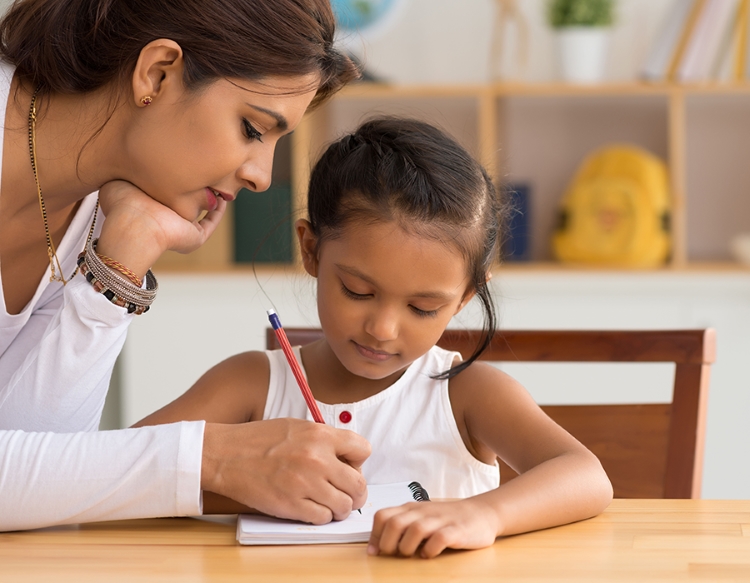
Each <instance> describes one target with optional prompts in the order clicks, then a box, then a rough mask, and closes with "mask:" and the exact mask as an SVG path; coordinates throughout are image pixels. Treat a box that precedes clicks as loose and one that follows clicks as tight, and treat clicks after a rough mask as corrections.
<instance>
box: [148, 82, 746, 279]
mask: <svg viewBox="0 0 750 583" xmlns="http://www.w3.org/2000/svg"><path fill="white" fill-rule="evenodd" d="M376 114H394V115H407V116H414V117H418V118H421V119H425V120H427V121H430V122H432V123H436V124H437V125H439V126H441V127H442V128H444V129H446V130H447V131H449V132H450V133H452V134H453V135H454V136H455V137H456V138H457V139H458V140H459V141H460V142H461V143H462V144H463V145H464V146H465V147H467V149H468V150H469V151H470V152H472V153H473V154H474V155H475V156H477V157H478V158H479V159H480V160H481V161H482V162H483V164H484V165H485V166H486V167H487V168H488V169H489V170H490V172H491V173H492V175H493V176H495V178H496V180H497V181H498V182H511V183H514V182H524V183H527V184H530V186H531V200H532V209H531V238H532V242H531V243H532V245H531V246H532V254H531V261H530V262H526V263H521V262H518V263H512V264H507V265H506V266H503V268H504V269H506V268H507V269H514V270H515V269H518V270H534V271H536V270H540V269H541V270H546V269H555V270H556V269H565V268H568V269H570V268H569V267H567V266H563V265H560V264H557V263H555V262H554V261H553V260H552V257H551V255H550V251H549V238H550V236H551V232H552V227H553V224H554V218H555V214H556V210H557V204H558V201H559V199H560V197H561V196H562V194H563V191H564V189H565V187H566V185H567V183H568V181H569V179H570V178H571V176H572V174H573V172H574V171H575V169H576V168H577V166H578V164H579V163H580V161H581V160H582V158H583V156H584V155H585V154H586V153H588V152H589V151H591V150H593V149H594V148H596V147H599V146H602V145H605V144H607V143H614V142H629V143H634V144H636V145H639V146H641V147H644V148H646V149H648V150H650V151H652V152H653V153H655V154H657V155H659V156H660V157H662V158H663V159H664V160H665V161H666V162H667V164H668V166H669V170H670V181H671V192H672V198H673V221H672V237H673V240H672V248H673V252H672V257H671V259H670V261H669V263H668V264H667V265H665V268H668V269H670V268H671V269H678V270H684V269H690V270H691V271H692V270H695V269H717V268H720V269H722V270H726V269H740V266H739V265H737V264H735V263H733V262H732V261H731V260H730V257H729V253H728V241H729V239H731V237H732V236H733V235H734V234H736V233H738V232H742V231H750V196H745V195H744V193H745V191H746V188H745V185H746V184H750V170H748V168H747V166H749V165H747V164H746V163H745V161H744V158H743V155H742V152H743V151H744V152H747V151H750V137H745V136H744V135H743V134H745V133H747V132H743V128H747V127H749V126H748V124H749V123H750V83H741V84H740V83H736V84H726V83H723V84H722V83H704V84H696V85H684V84H674V83H618V84H605V85H596V86H576V85H569V84H562V83H550V84H533V85H532V84H488V85H466V86H408V87H398V86H386V85H371V84H364V83H363V84H356V85H353V86H350V87H347V88H346V89H345V90H343V91H342V92H341V93H339V94H338V95H337V96H336V97H335V98H334V99H333V100H331V101H330V102H329V103H327V104H326V105H325V106H324V107H322V108H320V109H319V110H317V111H315V112H313V113H312V114H310V115H308V116H307V117H306V118H305V119H304V120H303V122H302V123H301V124H300V126H299V127H298V128H297V130H296V131H295V132H294V133H293V134H292V135H291V136H290V138H289V140H288V144H280V147H279V151H278V152H277V156H278V157H280V158H281V160H280V163H279V164H278V166H281V167H283V168H285V170H284V171H283V174H284V175H283V176H282V177H281V180H288V181H289V183H290V184H291V192H292V203H291V206H292V214H293V215H294V216H295V217H296V216H302V215H303V214H304V207H305V196H306V194H305V192H306V184H307V180H308V177H309V171H310V167H311V165H312V161H314V160H315V159H316V158H317V156H318V155H319V154H320V152H321V151H322V149H323V148H324V147H325V145H326V144H327V143H328V142H329V141H331V140H332V139H335V138H336V137H337V136H339V135H341V134H342V133H344V132H346V131H349V130H351V129H352V128H354V127H355V126H356V125H357V124H358V123H360V122H361V121H362V120H364V119H366V118H367V117H369V116H371V115H376ZM704 134H708V135H709V139H708V140H704V139H703V135H704ZM699 136H700V137H699ZM716 167H719V168H720V170H719V171H717V170H716ZM276 179H277V177H276V176H275V180H276ZM714 188H715V190H716V192H712V189H714ZM227 219H230V220H224V221H223V222H222V226H221V228H220V229H219V231H218V232H217V233H216V234H215V235H214V237H213V238H212V240H210V241H209V243H207V245H205V246H204V247H203V248H201V249H200V250H198V251H197V252H195V253H193V254H191V255H188V256H176V254H170V255H172V256H171V257H170V256H168V257H165V258H163V259H162V260H161V261H160V264H159V265H158V266H157V267H159V268H163V269H167V270H180V271H182V270H185V271H217V270H218V271H223V270H240V271H242V270H244V269H249V268H250V267H251V266H249V265H248V264H243V265H238V264H235V263H234V261H233V255H234V253H233V239H234V235H233V232H232V220H231V217H227ZM292 220H293V219H292ZM292 249H293V250H294V249H296V245H295V244H292ZM293 253H294V255H293V257H294V259H293V260H292V264H294V263H296V262H297V259H296V251H294V252H293ZM271 267H272V268H273V267H274V266H271ZM256 268H258V269H266V265H265V264H257V265H256Z"/></svg>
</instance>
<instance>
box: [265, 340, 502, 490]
mask: <svg viewBox="0 0 750 583" xmlns="http://www.w3.org/2000/svg"><path fill="white" fill-rule="evenodd" d="M294 351H295V354H296V356H297V359H298V360H299V362H300V363H301V362H302V359H301V357H300V350H299V347H298V346H295V347H294ZM266 354H267V355H268V360H269V362H270V365H271V377H270V382H269V387H268V397H267V399H266V407H265V410H264V413H263V418H264V419H276V418H279V417H295V418H298V419H309V420H312V415H311V414H310V412H309V411H308V409H307V405H306V403H305V400H304V398H303V397H302V393H301V392H300V389H299V387H298V386H297V382H296V380H295V378H294V375H293V374H292V371H291V369H290V368H289V364H288V363H287V362H286V359H285V357H284V353H283V352H282V351H281V350H273V351H267V352H266ZM457 356H459V354H458V353H457V352H448V351H446V350H443V349H442V348H439V347H434V348H432V349H431V350H430V351H429V352H428V353H427V354H425V355H424V356H422V357H421V358H419V359H418V360H416V361H414V363H412V365H411V366H409V368H407V369H406V371H405V372H404V374H403V375H402V376H401V378H399V379H398V381H396V382H395V383H394V384H393V385H391V386H390V387H388V388H387V389H385V390H384V391H381V392H380V393H378V394H377V395H373V396H372V397H369V398H367V399H364V400H362V401H358V402H356V403H342V404H337V405H328V404H325V403H321V402H319V401H318V407H319V408H320V411H321V413H322V414H323V418H324V419H325V422H326V423H327V424H328V425H331V426H333V427H338V428H342V429H349V430H351V431H355V432H356V433H358V434H360V435H362V436H363V437H365V438H366V439H367V440H368V441H369V442H370V444H371V445H372V455H370V457H369V458H368V459H367V461H366V462H365V463H364V465H363V467H362V473H363V474H364V476H365V479H366V480H367V483H368V484H388V483H393V482H404V481H414V480H416V481H417V482H419V483H420V484H421V485H422V486H423V487H424V488H425V489H426V490H427V492H428V493H429V495H430V496H431V497H433V498H467V497H469V496H474V495H476V494H481V493H482V492H487V491H489V490H492V489H494V488H497V486H498V484H499V482H500V470H499V467H498V465H497V462H495V463H494V464H492V465H488V464H485V463H483V462H481V461H479V460H478V459H476V458H475V457H474V456H473V455H471V453H469V451H468V450H467V449H466V446H465V445H464V442H463V440H462V439H461V435H460V433H459V431H458V427H457V425H456V420H455V418H454V417H453V411H452V410H451V404H450V398H449V395H448V383H449V381H447V380H434V379H432V378H431V376H432V375H435V374H436V373H440V372H442V371H444V370H447V369H449V368H450V367H451V365H452V363H453V360H454V358H455V357H457ZM303 372H304V369H303Z"/></svg>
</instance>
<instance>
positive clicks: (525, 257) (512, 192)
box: [503, 184, 531, 261]
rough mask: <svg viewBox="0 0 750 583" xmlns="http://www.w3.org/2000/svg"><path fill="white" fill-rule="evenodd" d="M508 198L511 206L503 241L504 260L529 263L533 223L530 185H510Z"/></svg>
mask: <svg viewBox="0 0 750 583" xmlns="http://www.w3.org/2000/svg"><path fill="white" fill-rule="evenodd" d="M505 190H506V196H507V197H508V202H509V203H510V206H511V211H510V217H509V219H508V224H507V232H506V237H505V240H504V241H503V259H505V260H506V261H529V260H530V259H531V233H530V228H531V222H530V216H529V211H530V208H531V204H530V201H529V193H530V190H531V189H530V187H529V185H528V184H508V185H506V186H505Z"/></svg>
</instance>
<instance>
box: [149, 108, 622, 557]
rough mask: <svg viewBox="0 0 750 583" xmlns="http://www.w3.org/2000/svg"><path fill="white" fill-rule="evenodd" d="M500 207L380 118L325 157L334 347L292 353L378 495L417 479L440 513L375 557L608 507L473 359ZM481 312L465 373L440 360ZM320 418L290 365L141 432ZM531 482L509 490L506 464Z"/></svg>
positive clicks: (385, 526)
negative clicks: (191, 424)
mask: <svg viewBox="0 0 750 583" xmlns="http://www.w3.org/2000/svg"><path fill="white" fill-rule="evenodd" d="M500 211H501V208H500V203H499V200H498V195H497V193H496V191H495V189H494V187H493V185H492V182H491V181H490V179H489V178H488V176H487V174H486V173H485V172H484V171H483V169H482V168H481V167H480V166H479V164H477V163H476V162H475V161H474V160H473V159H472V158H471V156H470V155H469V154H468V153H467V152H466V151H465V150H464V149H463V148H462V147H461V146H460V145H458V144H457V143H456V142H455V141H454V140H453V139H451V138H450V137H448V136H447V135H445V134H444V133H442V132H441V131H439V130H437V129H435V128H434V127H431V126H430V125H427V124H425V123H422V122H418V121H412V120H405V119H392V118H386V119H376V120H373V121H369V122H367V123H365V124H364V125H362V127H360V128H359V129H358V130H357V131H356V132H354V133H353V134H351V135H348V136H346V137H344V138H343V139H341V140H339V141H338V142H336V143H334V144H333V145H331V146H330V147H329V148H328V150H327V151H326V152H325V153H324V154H323V156H322V158H321V159H320V161H319V162H318V163H317V165H316V166H315V168H314V170H313V173H312V177H311V180H310V189H309V200H308V212H309V220H299V221H298V222H297V223H296V230H297V235H298V238H299V243H300V247H301V251H302V258H303V264H304V267H305V270H306V271H307V272H308V273H309V274H310V275H311V276H313V277H315V278H317V280H318V283H317V290H318V313H319V316H320V323H321V327H322V329H323V332H324V335H325V337H324V339H322V340H320V341H317V342H314V343H312V344H309V345H307V346H303V347H302V348H296V349H295V350H297V355H298V357H299V358H300V360H301V363H302V366H303V368H304V370H305V371H306V374H307V378H308V381H309V384H310V388H311V389H312V391H313V393H314V395H315V398H316V400H317V401H318V402H319V404H320V409H321V411H322V413H323V416H324V418H325V421H326V423H327V424H330V425H333V426H335V427H342V428H349V429H352V430H353V431H355V432H357V433H359V434H361V435H363V436H364V437H366V438H367V439H368V440H369V441H370V443H371V445H372V455H371V456H370V458H369V459H368V460H367V461H366V462H365V463H364V465H363V466H362V472H363V474H364V476H365V478H366V479H367V481H368V483H371V484H378V483H388V482H394V481H404V480H412V479H415V480H418V481H419V482H420V483H422V485H423V486H425V488H426V489H427V491H428V492H429V493H430V496H431V497H433V498H459V499H460V500H457V501H444V502H433V503H429V504H424V503H411V504H406V505H404V506H400V507H398V508H390V509H386V510H382V511H380V512H379V513H378V514H377V515H376V518H375V523H374V528H373V532H372V538H371V540H370V544H369V546H368V552H370V553H371V554H377V553H380V554H401V555H412V554H414V553H415V552H417V551H418V550H419V553H420V554H421V556H423V557H434V556H436V555H438V554H439V553H441V552H442V551H443V550H444V549H446V548H456V549H461V548H479V547H485V546H488V545H490V544H492V542H493V541H494V540H495V538H496V537H498V536H501V535H509V534H514V533H520V532H524V531H529V530H534V529H540V528H545V527H549V526H554V525H559V524H564V523H568V522H571V521H575V520H581V519H584V518H588V517H591V516H594V515H595V514H597V513H599V512H601V511H602V510H603V509H604V508H605V507H606V506H607V504H608V503H609V502H610V500H611V498H612V488H611V485H610V483H609V480H608V479H607V476H606V474H605V473H604V471H603V469H602V467H601V465H600V463H599V461H598V460H597V459H596V457H595V456H594V455H593V454H592V453H591V452H589V451H588V450H587V449H586V448H585V447H584V446H583V445H581V444H580V443H579V442H578V441H576V440H575V439H574V438H573V437H572V436H571V435H569V434H568V433H567V432H566V431H564V430H563V429H562V428H561V427H559V426H558V425H556V424H555V423H554V422H553V421H552V420H551V419H549V417H547V416H546V415H545V414H544V413H543V412H542V410H541V409H540V408H539V407H538V406H537V405H536V403H534V401H533V399H532V398H531V397H530V396H529V395H528V393H527V392H526V391H525V390H524V389H523V387H521V386H520V385H519V384H518V383H517V382H516V381H514V380H513V379H512V378H510V377H509V376H508V375H506V374H504V373H502V372H501V371H499V370H498V369H496V368H494V367H492V366H490V365H488V364H486V363H482V362H476V359H477V357H478V356H479V355H480V354H481V352H482V350H483V349H484V348H485V347H486V346H487V345H488V343H489V342H490V340H491V337H492V334H493V330H494V326H495V313H494V308H493V304H492V299H491V295H490V291H489V289H488V286H487V282H488V281H489V279H490V277H491V273H490V270H491V268H492V266H493V262H494V261H495V258H496V257H497V252H498V249H497V247H498V240H499V237H500V233H499V216H500V214H501V213H500ZM475 296H476V297H477V298H478V299H479V300H480V302H481V304H482V306H483V308H484V311H485V328H484V335H483V339H482V341H481V343H480V345H479V346H477V348H476V350H475V351H474V353H473V354H471V355H469V357H468V358H465V359H464V358H462V356H461V355H459V354H457V353H451V352H447V351H445V350H443V349H441V348H438V347H437V346H435V343H436V342H437V341H438V339H439V338H440V336H441V335H442V333H443V331H444V330H445V329H446V326H447V325H448V322H449V321H450V320H451V318H452V317H453V316H454V315H456V314H457V313H458V312H460V311H461V309H463V307H464V306H466V304H467V303H468V302H469V301H470V300H471V299H472V298H473V297H475ZM277 417H298V418H307V419H310V415H309V413H308V411H307V407H306V405H305V402H304V399H303V397H302V395H301V393H300V391H299V389H298V387H297V385H296V384H295V381H294V378H293V376H292V374H291V371H290V370H289V366H288V364H287V363H286V361H285V359H284V356H283V353H282V352H281V351H269V352H265V353H263V352H248V353H245V354H240V355H237V356H234V357H232V358H229V359H228V360H226V361H224V362H222V363H221V364H219V365H217V366H216V367H215V368H213V369H212V370H211V371H209V372H208V373H206V375H204V376H203V377H202V378H201V379H200V380H199V381H198V382H197V383H196V384H195V386H193V387H192V388H191V389H190V390H189V391H188V392H187V393H186V394H185V395H183V396H182V397H181V398H179V399H178V400H177V401H175V402H174V403H172V404H170V405H168V406H167V407H165V408H164V409H162V410H161V411H158V412H157V413H155V414H154V415H152V416H151V417H149V418H147V419H146V420H144V422H146V423H164V422H167V421H172V420H177V419H197V418H200V419H206V420H207V421H214V422H223V423H241V422H245V421H248V420H251V421H253V420H260V419H269V418H277ZM497 457H500V458H502V459H503V460H504V461H505V462H507V463H508V464H509V465H510V466H511V467H512V468H513V469H514V470H516V471H517V472H518V473H519V474H520V476H519V477H518V478H516V479H514V480H512V481H510V482H508V483H506V484H503V485H502V486H500V485H499V481H500V476H499V471H498V464H497V461H496V458H497Z"/></svg>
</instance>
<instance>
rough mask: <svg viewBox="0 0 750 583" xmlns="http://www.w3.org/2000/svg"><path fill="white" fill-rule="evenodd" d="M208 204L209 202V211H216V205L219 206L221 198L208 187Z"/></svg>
mask: <svg viewBox="0 0 750 583" xmlns="http://www.w3.org/2000/svg"><path fill="white" fill-rule="evenodd" d="M206 204H208V210H209V211H215V210H216V207H217V206H219V199H218V197H217V196H216V195H215V194H214V191H213V190H211V189H210V188H208V187H206Z"/></svg>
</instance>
